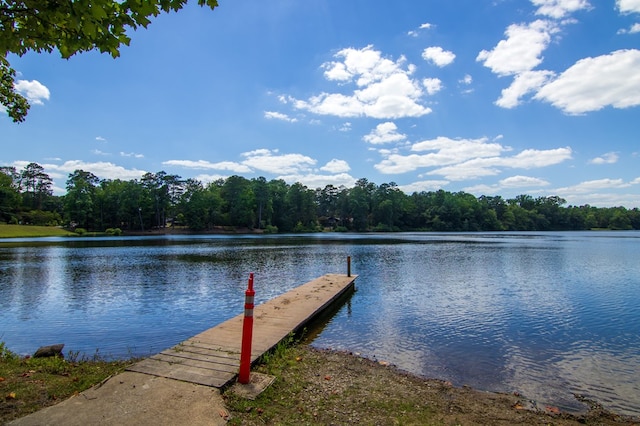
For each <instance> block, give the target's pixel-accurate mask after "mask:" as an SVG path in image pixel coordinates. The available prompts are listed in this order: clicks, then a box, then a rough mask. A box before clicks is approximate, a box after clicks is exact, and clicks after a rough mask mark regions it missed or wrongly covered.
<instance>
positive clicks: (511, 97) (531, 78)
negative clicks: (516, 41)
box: [496, 71, 554, 108]
mask: <svg viewBox="0 0 640 426" xmlns="http://www.w3.org/2000/svg"><path fill="white" fill-rule="evenodd" d="M553 76H554V73H553V72H551V71H525V72H523V73H522V74H518V75H517V76H516V77H515V78H514V79H513V83H511V86H509V87H507V88H506V89H503V90H502V93H501V94H500V98H498V100H497V101H496V105H498V106H500V107H502V108H514V107H516V106H518V105H520V98H522V97H523V96H525V95H527V94H529V93H533V92H536V91H537V90H539V89H540V88H541V87H543V86H544V85H545V83H547V82H548V81H549V79H550V78H552V77H553Z"/></svg>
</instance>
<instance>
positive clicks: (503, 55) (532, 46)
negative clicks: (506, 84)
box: [476, 20, 557, 76]
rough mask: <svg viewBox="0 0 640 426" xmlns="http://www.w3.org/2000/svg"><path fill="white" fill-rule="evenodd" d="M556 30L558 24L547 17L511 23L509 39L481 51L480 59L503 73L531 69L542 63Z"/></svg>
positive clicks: (508, 33) (499, 72)
mask: <svg viewBox="0 0 640 426" xmlns="http://www.w3.org/2000/svg"><path fill="white" fill-rule="evenodd" d="M556 31H557V27H556V26H555V24H553V23H551V22H549V21H543V20H537V21H534V22H531V23H529V24H513V25H509V27H508V28H507V30H506V31H505V35H506V36H507V38H506V40H500V42H498V44H497V45H496V47H494V48H493V50H490V51H487V50H483V51H481V52H480V53H479V54H478V56H477V57H476V61H479V62H483V65H484V66H485V67H487V68H490V69H491V71H492V72H494V73H495V74H498V75H501V76H507V75H514V74H520V73H523V72H525V71H530V70H532V69H534V68H535V67H537V66H538V65H539V64H540V63H542V56H541V55H542V52H543V51H544V50H545V49H546V48H547V46H548V45H549V43H550V41H551V34H553V33H554V32H556Z"/></svg>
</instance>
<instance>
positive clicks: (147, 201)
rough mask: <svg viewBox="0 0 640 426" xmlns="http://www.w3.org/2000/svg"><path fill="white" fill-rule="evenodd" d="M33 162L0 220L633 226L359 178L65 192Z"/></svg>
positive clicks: (438, 228) (127, 226)
mask: <svg viewBox="0 0 640 426" xmlns="http://www.w3.org/2000/svg"><path fill="white" fill-rule="evenodd" d="M52 188H53V180H52V179H51V177H50V176H49V175H48V174H47V173H45V172H44V168H43V167H42V166H40V165H39V164H37V163H30V164H28V165H27V166H25V167H24V169H22V170H17V169H16V168H15V167H0V223H10V224H31V225H49V226H64V227H65V228H67V229H70V230H75V231H77V232H78V233H81V232H86V231H93V232H107V233H118V234H119V233H121V232H125V233H127V232H128V233H139V232H145V231H146V232H148V231H151V230H164V229H167V228H170V227H173V228H175V229H178V228H179V229H182V230H188V231H193V232H211V231H216V230H217V231H220V230H226V231H232V230H250V231H254V232H266V233H277V232H280V233H284V232H318V231H327V230H333V231H356V232H367V231H376V232H395V231H432V232H473V231H565V230H589V229H613V230H631V229H640V210H639V209H638V208H637V207H635V208H632V209H627V208H625V207H607V208H601V207H592V206H589V205H583V206H570V205H569V206H566V201H565V200H564V199H562V198H560V197H557V196H547V197H535V198H534V197H532V196H530V195H526V194H523V195H518V196H516V197H515V198H512V199H503V198H502V197H500V196H480V197H476V196H474V195H472V194H468V193H465V192H447V191H444V190H442V189H441V190H437V191H428V192H426V191H423V192H414V193H412V194H410V195H409V194H405V193H404V192H402V191H401V190H400V189H399V188H398V187H397V185H396V184H395V183H393V182H390V183H383V184H380V185H377V184H375V183H373V182H369V181H368V180H367V179H365V178H362V179H359V180H358V181H357V182H356V184H355V185H354V186H353V188H346V187H342V186H341V187H335V186H332V185H327V186H325V187H324V188H316V189H311V188H307V187H306V186H304V185H302V184H301V183H294V184H287V183H286V182H285V181H283V180H280V179H274V180H270V181H267V180H266V179H265V178H264V177H258V178H252V179H247V178H244V177H242V176H230V177H228V178H226V179H219V180H216V181H214V182H211V183H208V184H206V185H205V184H203V183H202V182H199V181H197V180H194V179H182V178H181V177H180V176H177V175H171V174H167V173H165V172H163V171H160V172H157V173H146V174H144V175H143V176H142V177H141V178H140V179H133V180H120V179H99V178H98V177H96V176H95V175H94V174H93V173H91V172H87V171H84V170H75V171H74V172H73V173H71V174H69V176H68V179H67V181H66V191H67V192H66V194H65V195H62V196H56V195H53V190H52Z"/></svg>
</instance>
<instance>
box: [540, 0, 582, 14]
mask: <svg viewBox="0 0 640 426" xmlns="http://www.w3.org/2000/svg"><path fill="white" fill-rule="evenodd" d="M531 3H533V5H534V6H538V10H536V15H543V16H548V17H550V18H555V19H560V18H564V17H565V16H566V15H568V14H569V13H572V12H576V11H578V10H584V9H589V8H590V7H591V5H590V4H589V2H588V1H587V0H531Z"/></svg>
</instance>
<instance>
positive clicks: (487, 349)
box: [0, 232, 640, 415]
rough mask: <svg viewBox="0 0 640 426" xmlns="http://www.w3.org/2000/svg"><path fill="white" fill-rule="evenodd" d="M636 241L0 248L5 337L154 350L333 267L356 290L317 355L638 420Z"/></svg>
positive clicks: (61, 242)
mask: <svg viewBox="0 0 640 426" xmlns="http://www.w3.org/2000/svg"><path fill="white" fill-rule="evenodd" d="M639 254H640V233H638V232H616V233H613V232H580V233H512V234H505V233H483V234H431V233H402V234H366V235H363V234H358V235H352V234H317V235H316V234H313V235H288V236H259V237H256V236H245V237H229V236H201V237H199V236H198V237H194V236H188V237H187V236H174V237H162V238H151V237H146V238H117V239H114V238H109V239H95V238H93V239H38V240H27V239H23V240H2V241H0V341H4V342H5V343H6V344H7V346H8V347H9V348H10V349H11V350H13V351H15V352H18V353H23V354H27V353H32V352H33V351H35V349H37V347H39V346H41V345H45V344H54V343H65V351H73V352H79V353H81V354H87V355H89V356H91V355H93V354H94V353H95V352H96V351H98V353H99V354H101V355H103V356H112V357H128V356H131V355H143V356H144V355H149V354H153V353H156V352H159V351H161V350H163V349H166V348H168V347H171V346H173V345H175V344H177V343H179V342H180V341H182V340H185V339H186V338H188V337H191V336H192V335H194V334H197V333H199V332H200V331H203V330H205V329H208V328H210V327H212V326H214V325H216V324H218V323H220V322H222V321H224V320H226V319H228V318H231V317H232V316H235V315H237V314H239V313H241V312H242V308H243V301H244V290H245V289H246V285H247V279H248V276H249V273H250V272H254V273H255V287H256V292H257V293H256V302H257V303H260V302H263V301H265V300H268V299H270V298H272V297H275V296H277V295H279V294H282V293H283V292H285V291H287V290H289V289H291V288H293V287H296V286H298V285H300V284H303V283H305V282H307V281H310V280H311V279H313V278H316V277H318V276H320V275H323V274H326V273H346V258H347V256H351V258H352V271H353V273H354V274H358V275H359V276H358V279H357V281H356V283H357V292H356V293H355V294H354V295H353V296H352V297H351V298H350V299H349V300H348V302H347V303H346V304H345V305H344V306H343V307H342V308H341V309H340V310H339V311H338V312H337V313H336V314H335V315H334V316H333V317H332V318H331V319H330V320H329V321H327V322H326V323H324V324H320V325H319V326H318V328H317V329H316V330H312V331H311V334H312V336H313V342H312V344H313V345H314V346H317V347H324V348H334V349H344V350H349V351H353V352H357V353H360V354H362V355H363V356H367V357H370V358H376V359H379V360H385V361H389V362H391V363H393V364H396V365H397V366H399V367H400V368H402V369H405V370H408V371H410V372H413V373H417V374H420V375H424V376H428V377H434V378H440V379H444V380H449V381H451V382H453V383H454V384H455V385H470V386H472V387H475V388H479V389H484V390H490V391H501V392H516V391H517V392H520V393H521V394H523V395H526V396H527V397H529V398H531V399H533V400H536V401H538V402H539V403H540V404H552V405H555V406H559V407H561V408H563V409H567V410H579V411H581V410H584V408H585V406H583V405H582V404H581V403H579V402H578V401H577V400H576V399H575V397H574V396H573V395H574V394H580V395H584V396H586V397H588V398H592V399H595V400H597V401H598V402H600V403H602V404H603V405H604V406H605V407H607V408H609V409H612V410H614V411H616V412H619V413H623V414H631V415H640V380H638V377H640V310H639V309H638V306H640V262H638V255H639Z"/></svg>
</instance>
